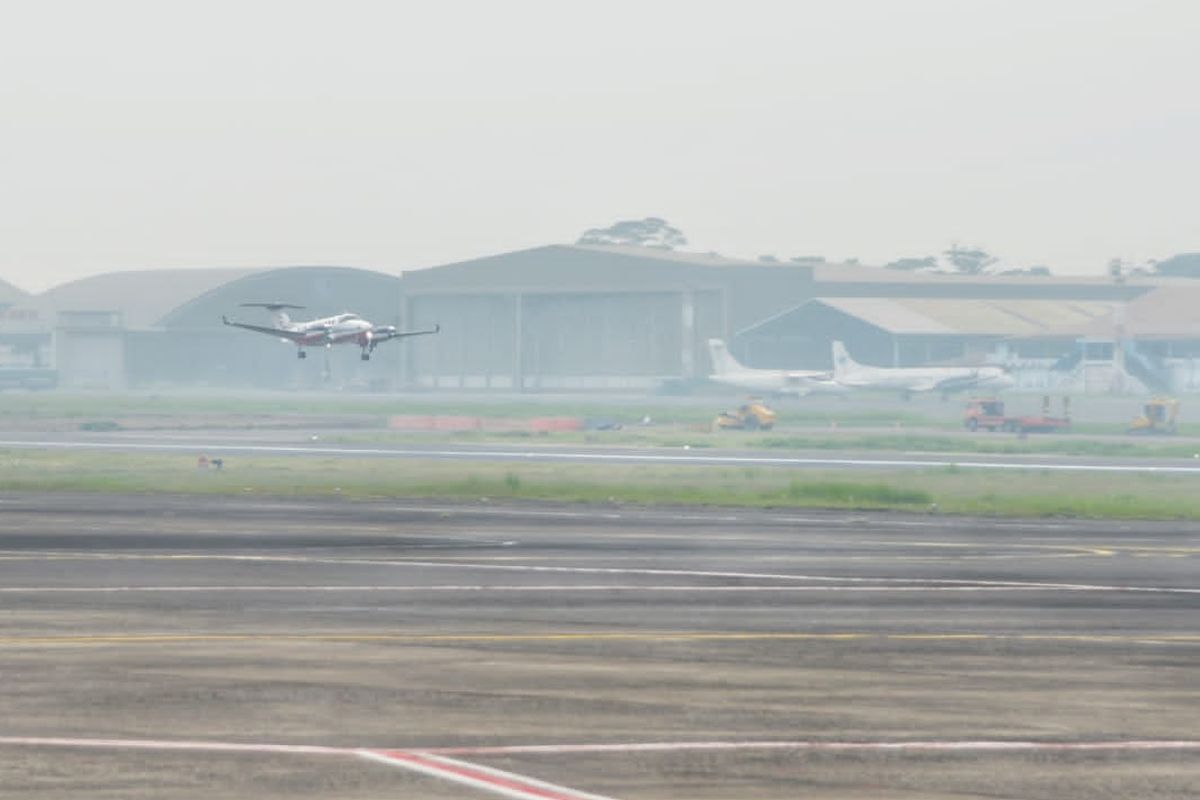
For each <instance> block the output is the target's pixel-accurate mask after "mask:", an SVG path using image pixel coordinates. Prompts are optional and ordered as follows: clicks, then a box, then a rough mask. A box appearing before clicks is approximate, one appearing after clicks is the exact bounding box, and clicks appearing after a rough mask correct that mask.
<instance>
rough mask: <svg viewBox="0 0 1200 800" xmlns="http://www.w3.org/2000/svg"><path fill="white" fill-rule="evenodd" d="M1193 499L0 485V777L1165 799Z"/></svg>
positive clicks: (14, 781)
mask: <svg viewBox="0 0 1200 800" xmlns="http://www.w3.org/2000/svg"><path fill="white" fill-rule="evenodd" d="M1198 565H1200V524H1193V523H1132V522H1130V523H1100V522H1086V523H1085V522H1075V521H1066V520H1049V521H1022V520H989V519H968V518H941V517H936V516H920V515H892V514H861V513H836V512H803V513H797V512H789V513H784V512H778V513H775V512H761V511H745V512H743V511H710V510H704V509H687V508H667V509H654V510H645V509H631V508H622V507H616V506H603V507H580V506H548V505H529V504H515V505H495V504H485V503H480V504H474V505H455V504H412V503H397V502H383V501H379V502H352V501H338V500H325V499H321V500H266V499H251V498H219V499H214V498H197V497H171V496H116V495H83V494H80V495H74V494H63V495H40V494H27V495H4V496H0V609H2V613H0V652H2V656H0V676H2V677H3V681H0V707H2V708H3V709H4V711H5V713H4V716H3V722H2V723H0V797H14V798H16V797H22V798H24V797H30V796H39V797H40V796H46V797H68V796H81V795H86V796H89V797H134V798H137V797H210V798H211V797H216V798H220V797H245V796H255V797H268V798H271V797H280V798H282V797H330V796H335V797H344V798H367V797H380V796H387V797H396V798H443V797H446V798H449V797H481V798H482V797H489V796H507V797H539V798H542V800H545V798H576V799H578V798H622V799H623V800H650V799H651V798H655V799H657V798H695V799H696V800H703V799H704V798H792V797H822V798H832V797H858V798H866V797H870V798H894V797H895V798H899V797H904V798H915V797H922V798H951V797H955V798H961V797H979V796H987V797H1046V798H1094V797H1101V796H1108V797H1142V798H1183V797H1194V796H1196V791H1195V790H1196V788H1197V787H1198V786H1200V757H1198V756H1200V714H1198V713H1197V712H1198V711H1200V671H1198V670H1197V668H1196V664H1197V663H1200V613H1198V612H1200V580H1198V579H1197V578H1198V577H1200V569H1198Z"/></svg>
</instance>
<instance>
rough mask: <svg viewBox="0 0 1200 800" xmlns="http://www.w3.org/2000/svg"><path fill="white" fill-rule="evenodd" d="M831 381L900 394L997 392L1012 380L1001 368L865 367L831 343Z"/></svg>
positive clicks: (843, 347)
mask: <svg viewBox="0 0 1200 800" xmlns="http://www.w3.org/2000/svg"><path fill="white" fill-rule="evenodd" d="M833 379H834V380H835V381H837V382H838V383H840V384H841V385H842V386H845V387H848V388H851V389H883V390H892V391H898V392H901V393H903V394H906V395H907V394H911V393H913V392H941V393H942V394H943V395H949V394H950V393H952V392H962V391H966V390H968V389H982V390H991V391H998V390H1000V389H1007V388H1009V387H1011V386H1012V385H1013V384H1014V383H1015V381H1013V379H1012V376H1011V375H1009V374H1008V372H1007V371H1006V370H1005V369H1004V368H1003V367H868V366H864V365H862V364H859V363H858V362H857V361H855V360H854V359H853V358H851V357H850V353H849V352H847V351H846V345H844V344H842V343H841V342H834V343H833Z"/></svg>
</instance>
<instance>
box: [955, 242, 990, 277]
mask: <svg viewBox="0 0 1200 800" xmlns="http://www.w3.org/2000/svg"><path fill="white" fill-rule="evenodd" d="M942 255H944V256H945V257H946V260H948V261H949V262H950V263H951V264H952V265H953V266H954V268H955V269H956V270H958V271H959V272H961V273H963V274H964V275H982V274H983V273H985V272H987V269H988V267H990V266H992V265H993V264H995V263H996V262H997V261H999V259H998V258H996V257H995V256H993V255H992V254H991V253H989V252H987V251H986V250H984V249H983V248H980V247H959V246H958V245H957V244H956V245H952V246H951V247H950V249H949V250H946V251H944V252H943V253H942Z"/></svg>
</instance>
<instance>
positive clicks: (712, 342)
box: [708, 339, 846, 397]
mask: <svg viewBox="0 0 1200 800" xmlns="http://www.w3.org/2000/svg"><path fill="white" fill-rule="evenodd" d="M708 353H709V356H711V358H712V369H713V371H712V373H711V374H710V375H709V376H708V379H709V380H711V381H716V382H717V383H724V384H727V385H729V386H737V387H738V388H740V389H748V390H750V391H752V392H770V393H773V394H794V395H797V396H799V397H803V396H804V395H807V394H812V393H813V392H833V393H840V392H844V391H846V390H845V389H844V388H843V387H841V386H839V385H838V384H836V383H834V381H833V376H832V375H831V374H830V373H829V372H828V371H824V372H822V371H820V370H794V369H754V368H752V367H744V366H742V365H741V364H739V363H738V362H737V360H736V359H735V358H734V357H733V356H732V355H730V353H729V348H728V347H726V346H725V342H724V341H722V340H721V339H709V340H708Z"/></svg>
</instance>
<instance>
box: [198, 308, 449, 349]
mask: <svg viewBox="0 0 1200 800" xmlns="http://www.w3.org/2000/svg"><path fill="white" fill-rule="evenodd" d="M242 306H243V307H247V308H265V309H266V310H268V311H270V312H271V322H272V323H273V326H272V327H268V326H266V325H251V324H249V323H245V322H237V321H234V320H231V319H229V318H228V317H221V321H222V322H224V323H225V324H226V325H230V326H233V327H235V328H244V329H245V330H248V331H254V332H255V333H265V334H267V335H269V336H278V337H279V338H280V339H283V340H285V341H289V342H291V343H292V344H294V345H296V357H297V358H305V357H307V356H308V354H307V353H306V352H304V348H306V347H332V346H333V345H335V344H356V345H358V346H359V347H361V348H362V360H363V361H369V360H370V359H371V353H373V352H375V348H376V346H378V345H379V344H381V343H383V342H386V341H388V340H390V339H402V338H404V337H406V336H425V335H427V334H432V333H437V332H438V331H440V330H441V326H440V325H434V326H433V327H432V328H431V329H429V330H424V331H398V330H396V326H395V325H375V324H372V323H371V322H368V321H367V320H365V319H363V318H362V317H360V316H359V315H358V314H351V313H348V312H347V313H345V314H337V315H335V316H332V317H322V318H321V319H314V320H309V321H307V322H293V321H292V320H291V319H290V318H289V317H288V314H287V310H286V309H289V308H304V306H296V305H291V304H290V303H242Z"/></svg>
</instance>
